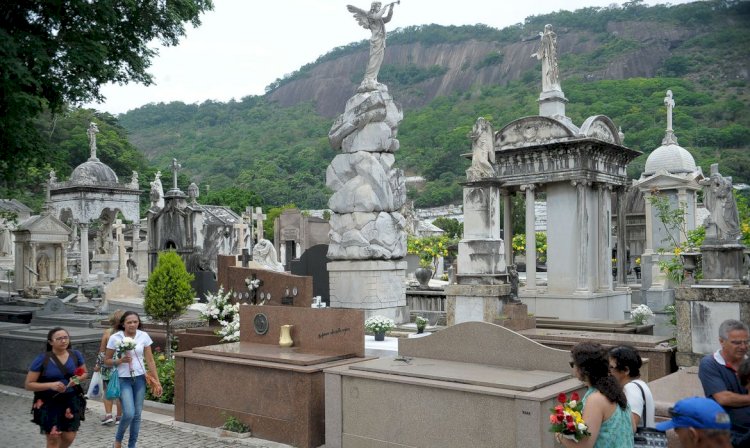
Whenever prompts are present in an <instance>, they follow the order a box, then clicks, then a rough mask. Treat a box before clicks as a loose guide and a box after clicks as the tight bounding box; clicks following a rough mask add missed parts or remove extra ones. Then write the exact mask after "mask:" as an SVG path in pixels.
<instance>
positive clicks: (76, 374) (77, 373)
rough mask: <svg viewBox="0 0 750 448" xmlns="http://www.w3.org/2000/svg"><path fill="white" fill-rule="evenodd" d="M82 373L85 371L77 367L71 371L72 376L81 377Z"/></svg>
mask: <svg viewBox="0 0 750 448" xmlns="http://www.w3.org/2000/svg"><path fill="white" fill-rule="evenodd" d="M84 373H86V369H84V368H83V367H77V368H76V369H75V370H74V371H73V375H75V376H83V374H84Z"/></svg>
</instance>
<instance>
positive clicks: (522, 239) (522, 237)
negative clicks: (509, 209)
mask: <svg viewBox="0 0 750 448" xmlns="http://www.w3.org/2000/svg"><path fill="white" fill-rule="evenodd" d="M534 238H535V239H536V259H537V260H538V261H539V262H540V263H544V262H545V261H547V233H546V232H536V234H535V236H534ZM511 245H512V246H513V255H522V254H526V234H525V233H518V234H515V235H513V240H512V241H511Z"/></svg>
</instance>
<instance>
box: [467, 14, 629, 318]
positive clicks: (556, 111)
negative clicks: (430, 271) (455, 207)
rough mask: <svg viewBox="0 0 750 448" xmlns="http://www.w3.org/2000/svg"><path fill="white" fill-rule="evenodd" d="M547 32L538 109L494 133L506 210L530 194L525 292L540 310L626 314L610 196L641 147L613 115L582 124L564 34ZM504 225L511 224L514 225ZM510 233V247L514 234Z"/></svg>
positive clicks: (621, 225)
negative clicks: (615, 274)
mask: <svg viewBox="0 0 750 448" xmlns="http://www.w3.org/2000/svg"><path fill="white" fill-rule="evenodd" d="M540 35H541V43H540V46H539V48H538V49H537V51H536V52H535V53H533V54H532V56H535V57H537V58H539V59H541V60H542V93H541V95H540V97H539V100H538V103H539V115H537V116H530V117H524V118H519V119H517V120H515V121H513V122H511V123H509V124H507V125H506V126H505V127H503V128H502V129H500V131H498V132H496V133H495V135H494V151H495V163H494V170H495V176H496V178H497V180H498V181H499V182H500V184H501V185H502V191H501V192H500V194H501V195H503V203H504V213H503V215H504V216H506V217H509V216H511V214H512V211H511V203H512V202H511V200H510V196H511V195H512V194H515V193H517V192H523V194H524V196H525V198H526V254H527V256H526V286H525V287H524V288H521V290H520V291H519V296H520V299H521V300H522V301H523V303H525V304H527V305H528V307H529V311H531V312H533V313H535V314H536V315H541V316H557V317H560V318H566V319H622V318H623V317H624V312H625V311H626V310H627V309H628V308H629V306H630V292H629V290H628V289H627V288H624V289H620V288H614V286H613V282H612V235H611V219H612V202H611V196H612V194H613V193H617V194H621V193H622V192H624V190H625V187H626V186H627V185H628V183H629V181H628V177H627V173H626V168H627V165H628V163H629V162H630V161H631V160H633V159H634V158H635V157H637V156H638V155H639V154H640V153H639V152H638V151H634V150H631V149H628V148H626V147H624V146H623V143H622V138H623V136H622V134H621V133H620V132H619V130H618V128H617V127H616V126H615V124H614V123H613V122H612V120H611V119H610V118H608V117H606V116H603V115H594V116H591V117H589V118H587V119H586V120H585V121H584V122H583V124H582V125H581V126H580V127H579V126H576V125H575V124H573V122H572V120H571V119H570V118H569V117H567V116H566V114H565V104H566V103H567V100H566V99H565V95H564V94H563V92H562V88H561V87H560V79H559V70H558V66H557V36H556V35H555V33H554V32H553V31H552V26H550V25H547V26H545V29H544V32H543V33H540ZM542 191H543V192H544V193H546V197H547V222H548V223H549V225H548V228H547V278H548V282H547V285H546V287H545V286H543V285H537V281H536V260H535V256H534V254H536V246H535V237H534V235H535V225H534V224H535V207H534V202H535V197H536V194H537V193H538V192H542ZM619 215H620V216H619V217H620V218H621V219H622V220H623V221H622V222H621V223H619V224H618V228H621V229H624V228H625V225H624V214H623V213H620V214H619ZM504 224H505V228H506V229H508V230H510V223H509V222H507V221H506V223H504ZM465 232H466V230H465ZM503 237H504V239H505V244H504V245H505V247H510V246H511V238H512V235H511V232H509V231H506V232H505V233H504V235H503ZM624 239H625V238H624V235H623V236H622V238H621V240H624ZM510 252H511V251H508V254H507V255H510ZM507 255H506V256H507ZM623 261H624V260H623ZM506 263H508V262H507V259H506ZM508 264H510V263H508ZM460 269H461V268H460V267H459V270H460Z"/></svg>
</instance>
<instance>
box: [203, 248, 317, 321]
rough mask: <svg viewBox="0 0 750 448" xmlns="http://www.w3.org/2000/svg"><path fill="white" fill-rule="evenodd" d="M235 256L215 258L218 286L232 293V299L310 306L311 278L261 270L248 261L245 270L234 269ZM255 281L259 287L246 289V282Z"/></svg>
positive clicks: (236, 300) (242, 301)
mask: <svg viewBox="0 0 750 448" xmlns="http://www.w3.org/2000/svg"><path fill="white" fill-rule="evenodd" d="M237 263H238V261H237V257H236V256H231V257H221V256H220V257H219V259H218V265H219V273H218V274H219V275H218V278H219V284H220V285H221V286H223V287H224V291H231V292H232V300H233V301H234V302H240V303H250V302H253V301H254V300H260V301H264V302H265V304H266V305H272V306H273V305H278V306H281V305H284V306H295V307H297V306H301V307H308V308H309V307H310V305H311V304H312V297H313V279H312V277H307V276H298V275H292V274H289V273H286V272H276V271H271V270H268V269H263V267H262V266H259V265H258V264H257V263H255V262H253V261H250V262H249V263H248V267H242V266H237ZM248 279H249V280H253V279H258V280H260V286H259V287H258V288H257V289H255V288H254V289H250V288H249V285H248V283H247V281H248Z"/></svg>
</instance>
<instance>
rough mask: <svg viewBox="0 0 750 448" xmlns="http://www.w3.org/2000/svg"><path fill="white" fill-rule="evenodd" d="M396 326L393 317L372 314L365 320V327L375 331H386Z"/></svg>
mask: <svg viewBox="0 0 750 448" xmlns="http://www.w3.org/2000/svg"><path fill="white" fill-rule="evenodd" d="M394 326H396V324H395V322H393V319H389V318H387V317H385V316H372V317H370V318H368V319H367V320H366V321H365V329H366V330H367V331H371V332H373V333H385V332H386V331H388V330H390V329H391V328H393V327H394Z"/></svg>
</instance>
